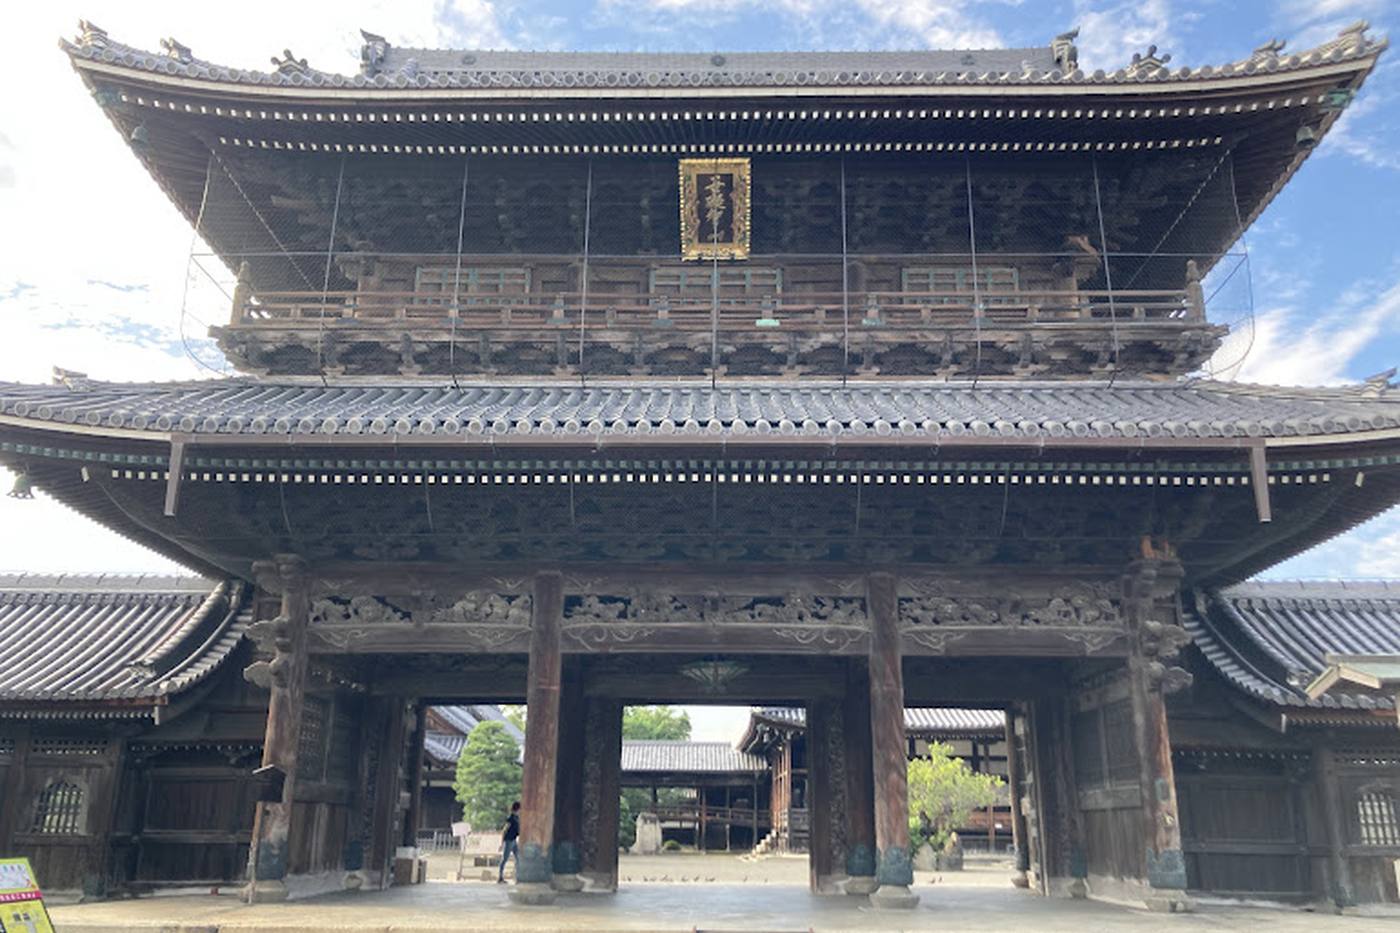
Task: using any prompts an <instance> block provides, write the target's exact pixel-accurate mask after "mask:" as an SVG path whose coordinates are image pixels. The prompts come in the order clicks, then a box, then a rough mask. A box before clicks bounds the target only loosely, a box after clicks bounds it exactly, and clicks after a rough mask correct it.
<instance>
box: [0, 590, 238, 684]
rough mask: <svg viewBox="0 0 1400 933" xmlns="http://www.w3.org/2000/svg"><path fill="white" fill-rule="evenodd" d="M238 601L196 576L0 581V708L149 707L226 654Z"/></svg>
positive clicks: (234, 633)
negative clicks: (103, 703)
mask: <svg viewBox="0 0 1400 933" xmlns="http://www.w3.org/2000/svg"><path fill="white" fill-rule="evenodd" d="M242 602H243V586H242V584H233V583H219V584H213V583H211V582H210V581H208V580H205V579H202V578H199V577H166V576H113V575H107V576H103V575H78V574H66V575H45V574H7V575H0V703H7V704H8V703H26V704H28V703H34V702H49V701H59V702H95V701H97V702H101V701H152V702H154V703H159V702H161V700H162V698H164V697H168V696H171V695H173V694H177V693H180V692H181V691H184V690H187V689H189V688H190V687H192V686H194V685H195V684H196V683H198V682H200V681H201V680H203V679H204V678H205V677H207V676H208V675H209V674H210V673H211V672H213V671H214V670H215V669H216V668H217V667H218V666H219V665H220V664H221V663H223V661H224V660H225V659H226V658H227V657H228V656H229V654H230V653H232V651H233V649H234V648H235V647H236V646H237V645H238V643H239V641H240V640H241V639H242V637H243V632H244V629H245V628H246V625H247V621H248V620H247V619H246V618H244V616H243V614H242V608H243V607H242ZM121 705H130V704H121Z"/></svg>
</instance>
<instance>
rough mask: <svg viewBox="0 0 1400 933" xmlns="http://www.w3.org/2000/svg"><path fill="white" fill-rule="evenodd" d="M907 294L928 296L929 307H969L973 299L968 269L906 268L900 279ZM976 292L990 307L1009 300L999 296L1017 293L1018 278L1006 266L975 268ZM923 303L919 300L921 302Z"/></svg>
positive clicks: (939, 267) (971, 281)
mask: <svg viewBox="0 0 1400 933" xmlns="http://www.w3.org/2000/svg"><path fill="white" fill-rule="evenodd" d="M901 281H902V285H903V288H904V291H906V292H916V293H931V294H932V295H934V296H935V297H934V298H933V299H931V300H929V301H928V302H927V303H928V304H934V305H939V304H947V305H969V304H971V303H972V298H973V291H974V289H973V282H974V278H973V275H972V267H971V266H923V267H914V268H907V269H905V270H904V272H903V275H902V276H901ZM975 281H976V285H977V287H976V292H977V296H978V297H980V298H981V299H982V300H983V302H985V303H986V304H989V305H995V304H1005V303H1006V302H1007V301H1009V300H1010V299H1009V298H1004V297H998V296H1000V295H1006V294H1007V293H1008V292H1016V291H1018V290H1019V289H1020V287H1021V275H1020V273H1019V272H1018V271H1017V270H1016V269H1013V268H1010V267H1006V266H978V267H977V276H976V279H975ZM921 301H922V299H921Z"/></svg>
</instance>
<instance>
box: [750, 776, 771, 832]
mask: <svg viewBox="0 0 1400 933" xmlns="http://www.w3.org/2000/svg"><path fill="white" fill-rule="evenodd" d="M768 819H769V821H770V822H771V821H772V819H773V814H772V811H771V810H770V811H769V814H768ZM758 843H759V839H758V778H757V777H754V779H753V846H752V848H755V849H757V848H758Z"/></svg>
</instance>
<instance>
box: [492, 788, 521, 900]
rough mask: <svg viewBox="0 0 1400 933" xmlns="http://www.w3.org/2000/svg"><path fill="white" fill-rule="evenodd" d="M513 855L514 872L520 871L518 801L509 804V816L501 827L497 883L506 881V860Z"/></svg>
mask: <svg viewBox="0 0 1400 933" xmlns="http://www.w3.org/2000/svg"><path fill="white" fill-rule="evenodd" d="M512 855H513V856H515V872H516V874H519V873H520V801H519V800H517V801H516V802H515V803H513V804H511V805H510V816H508V817H506V825H504V826H502V827H501V870H500V871H499V872H498V873H497V875H496V883H497V884H505V883H506V862H507V861H508V860H509V859H510V857H511V856H512Z"/></svg>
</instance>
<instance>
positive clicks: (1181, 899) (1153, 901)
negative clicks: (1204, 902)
mask: <svg viewBox="0 0 1400 933" xmlns="http://www.w3.org/2000/svg"><path fill="white" fill-rule="evenodd" d="M1143 900H1144V902H1145V903H1146V904H1147V909H1148V910H1150V911H1152V912H1153V913H1155V914H1189V913H1191V912H1192V911H1193V910H1195V909H1196V902H1195V901H1193V900H1191V898H1189V897H1187V896H1186V892H1185V891H1154V892H1153V893H1152V894H1149V895H1148V896H1147V897H1145V898H1144V899H1143Z"/></svg>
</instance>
